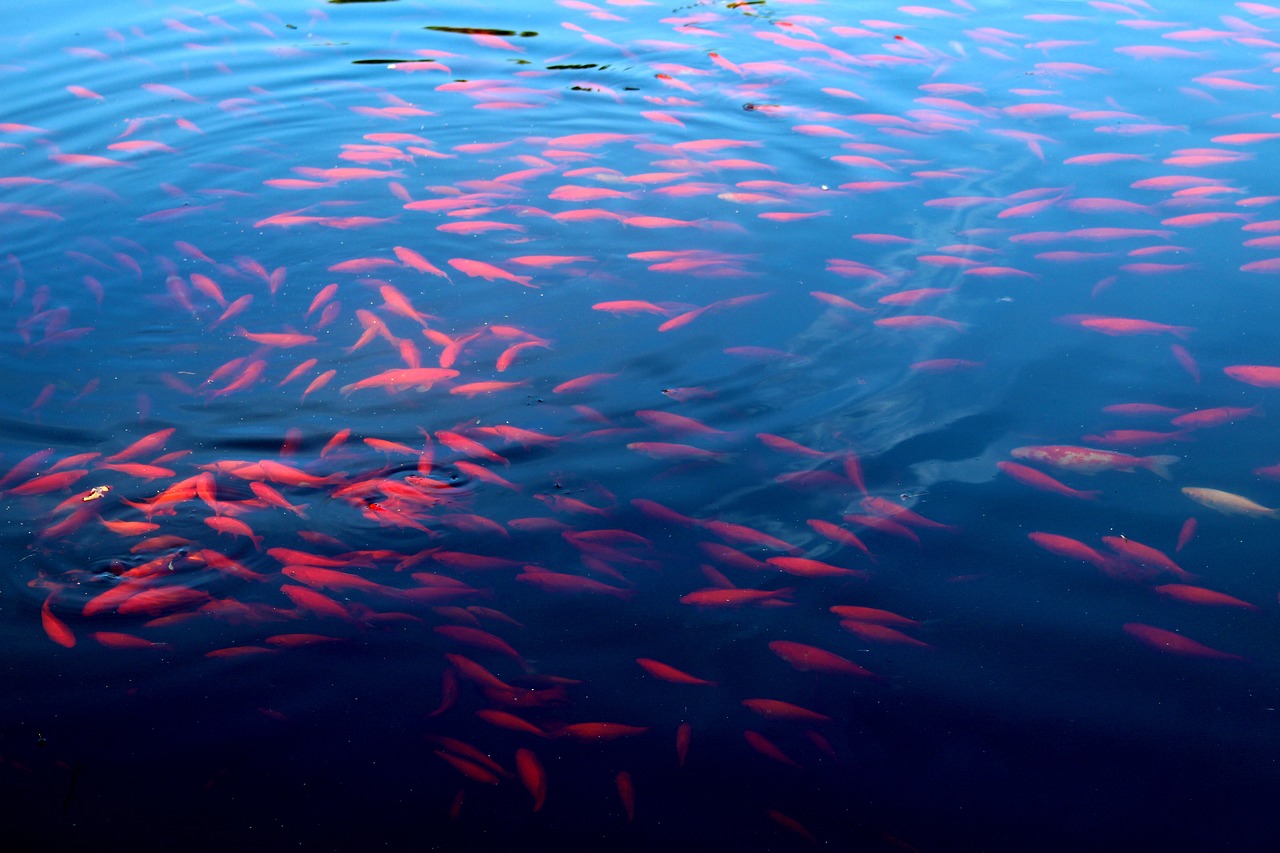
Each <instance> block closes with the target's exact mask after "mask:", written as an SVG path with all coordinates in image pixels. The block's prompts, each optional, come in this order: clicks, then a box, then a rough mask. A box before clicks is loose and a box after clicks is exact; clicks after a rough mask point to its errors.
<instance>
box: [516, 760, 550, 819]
mask: <svg viewBox="0 0 1280 853" xmlns="http://www.w3.org/2000/svg"><path fill="white" fill-rule="evenodd" d="M516 773H517V775H519V777H520V782H521V784H523V785H524V787H525V790H527V791H528V792H529V795H530V796H531V797H533V810H534V811H535V812H536V811H539V810H541V809H542V806H543V805H544V804H545V803H546V801H547V774H546V771H545V770H543V768H542V762H540V761H539V760H538V756H536V755H534V754H533V752H531V751H530V750H527V749H525V748H523V747H521V748H520V749H518V750H516Z"/></svg>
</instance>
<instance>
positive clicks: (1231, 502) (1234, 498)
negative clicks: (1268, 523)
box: [1182, 486, 1280, 518]
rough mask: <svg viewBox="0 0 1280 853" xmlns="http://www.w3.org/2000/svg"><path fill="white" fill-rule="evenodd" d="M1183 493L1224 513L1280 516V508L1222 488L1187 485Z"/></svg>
mask: <svg viewBox="0 0 1280 853" xmlns="http://www.w3.org/2000/svg"><path fill="white" fill-rule="evenodd" d="M1182 493H1183V494H1184V495H1186V496H1187V497H1189V498H1191V500H1193V501H1195V502H1196V503H1198V504H1200V505H1201V506H1207V507H1208V508H1209V509H1212V510H1216V511H1217V512H1220V513H1222V514H1224V515H1247V516H1252V517H1254V518H1280V509H1268V508H1267V507H1265V506H1262V505H1261V504H1258V503H1254V502H1253V501H1251V500H1249V499H1248V498H1246V497H1243V496H1242V495H1237V494H1235V493H1233V492H1224V491H1222V490H1221V489H1207V488H1202V487H1199V486H1186V487H1184V488H1183V489H1182Z"/></svg>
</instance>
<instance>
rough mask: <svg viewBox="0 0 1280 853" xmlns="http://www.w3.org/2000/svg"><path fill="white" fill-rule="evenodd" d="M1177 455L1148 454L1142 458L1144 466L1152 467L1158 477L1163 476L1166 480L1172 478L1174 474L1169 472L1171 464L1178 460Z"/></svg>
mask: <svg viewBox="0 0 1280 853" xmlns="http://www.w3.org/2000/svg"><path fill="white" fill-rule="evenodd" d="M1178 459H1179V457H1177V456H1148V457H1146V458H1145V459H1143V460H1142V464H1143V466H1144V467H1146V468H1149V469H1151V472H1152V473H1153V474H1155V475H1156V476H1157V477H1163V478H1164V479H1166V480H1172V479H1173V474H1171V473H1170V472H1169V466H1170V465H1172V464H1173V463H1175V462H1177V461H1178Z"/></svg>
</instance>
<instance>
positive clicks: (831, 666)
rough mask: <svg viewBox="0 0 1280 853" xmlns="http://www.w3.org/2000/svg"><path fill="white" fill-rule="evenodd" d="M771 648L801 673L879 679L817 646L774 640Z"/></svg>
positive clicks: (873, 674) (770, 644) (770, 645)
mask: <svg viewBox="0 0 1280 853" xmlns="http://www.w3.org/2000/svg"><path fill="white" fill-rule="evenodd" d="M769 648H770V649H771V650H772V651H773V653H774V654H775V655H777V656H778V657H780V658H782V659H783V660H784V661H786V662H787V663H789V664H791V665H792V666H793V667H795V668H796V669H798V670H800V671H801V672H825V673H833V674H837V675H857V676H862V677H864V678H877V677H878V676H877V675H876V674H875V673H873V672H870V671H868V670H866V669H863V668H862V667H860V666H858V665H857V664H856V663H854V662H853V661H851V660H848V659H846V658H842V657H840V656H839V655H837V654H835V653H834V652H829V651H827V650H826V649H820V648H818V647H816V646H807V645H805V644H804V643H795V642H792V641H791V640H774V641H773V642H771V643H769Z"/></svg>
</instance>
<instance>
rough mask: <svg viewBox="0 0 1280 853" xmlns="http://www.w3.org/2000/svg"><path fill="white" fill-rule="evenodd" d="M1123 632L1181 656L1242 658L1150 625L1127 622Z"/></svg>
mask: <svg viewBox="0 0 1280 853" xmlns="http://www.w3.org/2000/svg"><path fill="white" fill-rule="evenodd" d="M1124 632H1125V633H1126V634H1128V635H1129V636H1131V637H1133V638H1135V639H1137V640H1138V641H1139V642H1141V643H1142V644H1144V645H1147V646H1150V647H1151V648H1153V649H1156V650H1158V651H1162V652H1169V653H1170V654H1175V655H1181V656H1182V657H1193V658H1209V659H1213V660H1244V658H1242V657H1240V656H1239V655H1233V654H1229V653H1228V652H1221V651H1218V650H1217V649H1213V648H1210V647H1209V646H1206V645H1204V644H1202V643H1197V642H1196V641H1195V640H1192V639H1190V638H1188V637H1184V636H1183V635H1181V634H1177V633H1174V632H1173V631H1166V630H1164V629H1163V628H1155V627H1152V626H1151V625H1143V624H1141V623H1138V622H1128V623H1125V625H1124Z"/></svg>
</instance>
